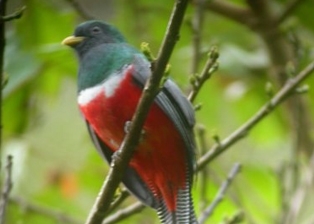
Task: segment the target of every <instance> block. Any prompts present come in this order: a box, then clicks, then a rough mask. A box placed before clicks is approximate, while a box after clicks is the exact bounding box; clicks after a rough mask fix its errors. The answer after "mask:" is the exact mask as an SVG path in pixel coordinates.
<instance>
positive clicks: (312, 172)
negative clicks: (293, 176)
mask: <svg viewBox="0 0 314 224" xmlns="http://www.w3.org/2000/svg"><path fill="white" fill-rule="evenodd" d="M304 173H305V175H303V178H304V179H303V180H302V181H300V183H299V186H298V188H297V189H296V190H295V192H294V193H293V195H292V197H291V200H290V202H289V209H288V212H287V214H286V219H285V222H284V223H285V224H292V223H295V221H296V219H297V217H298V215H299V213H300V211H301V208H302V205H303V203H304V201H305V200H306V195H307V194H308V192H309V191H311V190H312V189H311V188H312V187H313V184H314V153H312V156H311V158H310V163H309V166H308V167H307V168H306V170H305V172H304Z"/></svg>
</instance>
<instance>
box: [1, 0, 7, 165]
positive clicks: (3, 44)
mask: <svg viewBox="0 0 314 224" xmlns="http://www.w3.org/2000/svg"><path fill="white" fill-rule="evenodd" d="M6 5H7V0H0V17H3V16H5V10H6ZM4 49H5V22H4V21H2V22H1V21H0V85H1V86H2V83H3V74H4V69H3V67H4ZM2 94H3V93H2V88H1V89H0V158H2V156H1V153H2ZM1 167H2V165H1V160H0V170H1Z"/></svg>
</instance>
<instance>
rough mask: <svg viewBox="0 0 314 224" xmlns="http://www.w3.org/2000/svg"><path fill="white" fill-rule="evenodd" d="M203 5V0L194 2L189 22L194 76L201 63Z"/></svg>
mask: <svg viewBox="0 0 314 224" xmlns="http://www.w3.org/2000/svg"><path fill="white" fill-rule="evenodd" d="M204 5H205V0H195V7H194V14H193V19H192V22H191V28H192V44H193V57H192V60H193V61H192V72H191V73H192V74H196V72H197V71H198V67H199V64H200V61H201V55H202V54H201V42H202V30H203V22H204V10H205V8H204Z"/></svg>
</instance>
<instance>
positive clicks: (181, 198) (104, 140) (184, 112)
mask: <svg viewBox="0 0 314 224" xmlns="http://www.w3.org/2000/svg"><path fill="white" fill-rule="evenodd" d="M63 44H65V45H69V46H71V47H73V48H74V49H75V51H76V53H77V54H78V58H79V73H78V104H79V108H80V110H81V112H82V114H83V116H84V118H85V120H86V123H87V128H88V130H89V133H90V136H91V138H92V140H93V142H94V144H95V146H96V148H97V149H98V151H99V152H100V154H101V155H102V156H104V157H105V158H106V159H107V160H108V162H109V163H110V162H111V157H112V155H113V153H114V152H115V151H116V150H118V149H119V147H120V144H121V142H122V141H123V138H124V136H125V134H126V132H127V131H128V130H127V128H128V124H129V122H130V121H131V119H132V116H133V114H134V112H135V109H136V106H137V104H138V101H139V98H140V96H141V93H142V89H143V87H144V85H145V82H146V80H147V78H148V77H149V76H150V75H151V68H150V63H149V62H148V60H147V59H146V58H145V56H144V55H143V54H142V53H141V52H140V51H138V50H136V49H135V48H134V47H132V46H130V45H129V44H128V43H127V42H126V40H125V39H124V37H123V36H122V34H121V33H120V32H119V31H118V30H117V29H116V28H115V27H113V26H112V25H109V24H107V23H104V22H101V21H88V22H85V23H82V24H80V25H79V26H78V27H77V28H76V29H75V31H74V35H73V36H70V37H67V38H66V39H64V41H63ZM193 126H194V110H193V107H192V105H191V104H190V102H189V101H188V100H187V99H186V98H185V97H184V95H183V94H182V93H181V91H180V90H179V88H178V87H177V85H176V84H175V83H174V82H173V81H171V80H170V79H168V80H167V81H166V82H165V84H164V87H163V88H162V90H161V91H160V93H159V94H158V95H157V97H156V98H155V101H154V103H153V105H152V106H151V108H150V111H149V114H148V116H147V118H146V121H145V123H144V126H143V134H142V137H141V139H140V143H139V145H138V146H137V148H136V149H135V152H134V155H133V157H132V159H131V161H130V163H129V166H128V169H127V170H126V172H125V175H124V178H123V180H122V181H123V183H124V185H125V186H126V187H127V188H128V190H129V191H130V192H131V193H133V194H134V195H135V196H136V197H137V198H138V199H139V200H140V201H142V202H143V203H145V204H146V205H148V206H150V207H152V208H154V209H156V210H157V213H158V216H159V218H160V220H161V222H162V223H169V224H171V223H197V221H196V218H195V213H194V208H193V202H192V197H191V186H192V182H193V170H194V168H195V155H194V154H195V153H194V148H195V143H194V136H193Z"/></svg>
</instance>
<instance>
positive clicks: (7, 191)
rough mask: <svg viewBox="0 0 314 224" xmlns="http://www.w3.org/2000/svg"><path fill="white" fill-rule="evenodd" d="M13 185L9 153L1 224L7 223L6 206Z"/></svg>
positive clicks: (1, 201) (0, 210)
mask: <svg viewBox="0 0 314 224" xmlns="http://www.w3.org/2000/svg"><path fill="white" fill-rule="evenodd" d="M12 186H13V183H12V156H11V155H9V156H8V157H7V165H6V177H5V181H4V185H3V188H2V193H1V200H0V224H4V223H5V215H6V208H7V204H8V198H9V195H10V192H11V189H12Z"/></svg>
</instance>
